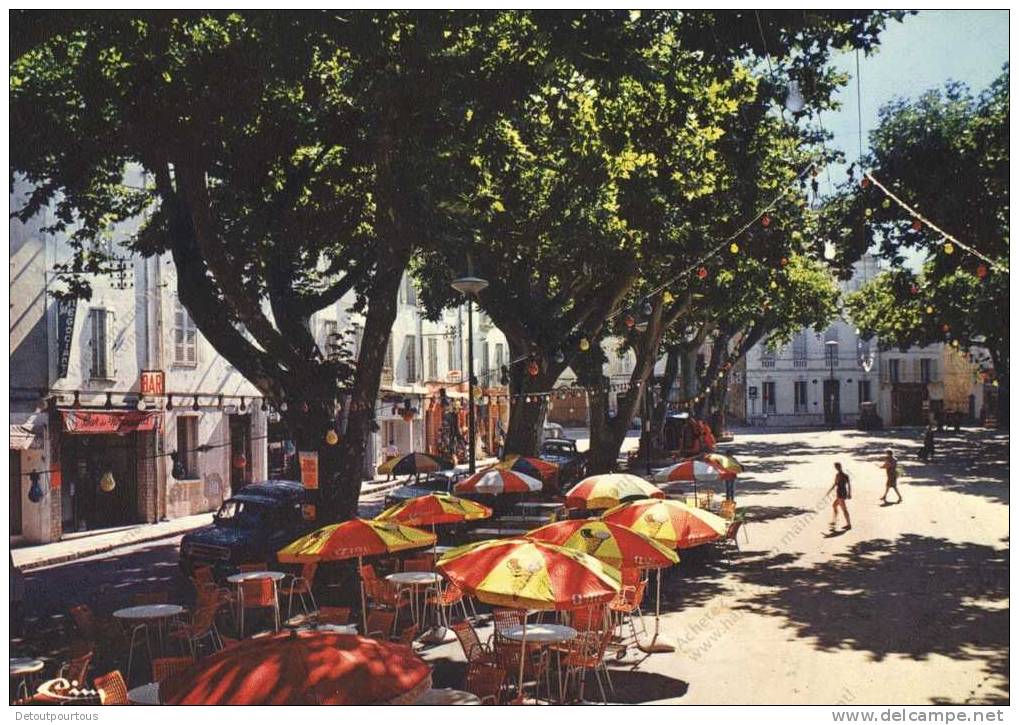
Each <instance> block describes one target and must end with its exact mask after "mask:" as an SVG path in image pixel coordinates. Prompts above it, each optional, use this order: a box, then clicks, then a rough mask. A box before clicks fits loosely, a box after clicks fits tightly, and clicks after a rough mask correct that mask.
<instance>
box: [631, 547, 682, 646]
mask: <svg viewBox="0 0 1019 725" xmlns="http://www.w3.org/2000/svg"><path fill="white" fill-rule="evenodd" d="M661 610H662V567H658V569H657V571H656V582H655V633H654V635H653V636H652V637H651V641H650V642H648V643H646V644H640V643H638V644H637V647H638V649H640V651H641V652H647V653H648V654H652V653H655V652H675V651H676V645H674V644H673V643H672V642H671V641H670V640H669V639H668V638H666V637H662V636H660V634H659V620H660V618H661Z"/></svg>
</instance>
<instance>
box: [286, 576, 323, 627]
mask: <svg viewBox="0 0 1019 725" xmlns="http://www.w3.org/2000/svg"><path fill="white" fill-rule="evenodd" d="M298 581H304V580H303V579H301V580H298ZM295 589H297V581H295V582H294V583H293V584H292V585H291V586H290V591H289V595H288V596H287V620H288V621H289V620H290V618H291V617H293V616H294V590H295ZM297 599H298V601H299V602H300V604H301V612H302V613H303V614H304V616H306V617H307V616H308V615H309V614H311V613H312V612H314V611H316V610H317V609H318V604H317V603H316V602H315V595H314V594H313V593H312V591H311V587H301V588H300V589H299V590H298V591H297ZM309 600H310V601H311V607H309V606H308V601H309Z"/></svg>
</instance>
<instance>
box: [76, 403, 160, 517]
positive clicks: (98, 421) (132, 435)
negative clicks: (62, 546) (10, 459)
mask: <svg viewBox="0 0 1019 725" xmlns="http://www.w3.org/2000/svg"><path fill="white" fill-rule="evenodd" d="M60 417H61V422H62V425H61V430H60V440H59V443H58V450H59V461H60V463H59V465H60V472H61V476H60V478H61V482H62V485H61V488H60V495H61V511H62V520H63V531H64V532H65V533H67V532H75V531H92V530H95V529H105V528H111V527H115V526H125V525H128V524H135V523H141V522H146V521H153V520H155V519H156V513H157V512H156V511H155V508H154V507H155V503H156V451H157V440H156V438H157V436H158V434H159V432H160V430H161V428H162V412H160V411H152V412H149V411H133V410H115V411H110V410H104V411H85V410H68V411H60Z"/></svg>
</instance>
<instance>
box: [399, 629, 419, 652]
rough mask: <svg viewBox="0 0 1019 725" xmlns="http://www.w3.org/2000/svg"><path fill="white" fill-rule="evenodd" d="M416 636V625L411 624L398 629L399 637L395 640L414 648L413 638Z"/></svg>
mask: <svg viewBox="0 0 1019 725" xmlns="http://www.w3.org/2000/svg"><path fill="white" fill-rule="evenodd" d="M417 636H418V626H417V625H416V624H411V625H409V626H407V627H404V628H403V629H402V630H401V631H400V638H399V639H398V640H397V642H399V643H400V644H402V645H405V646H407V647H410V648H411V649H414V638H415V637H417Z"/></svg>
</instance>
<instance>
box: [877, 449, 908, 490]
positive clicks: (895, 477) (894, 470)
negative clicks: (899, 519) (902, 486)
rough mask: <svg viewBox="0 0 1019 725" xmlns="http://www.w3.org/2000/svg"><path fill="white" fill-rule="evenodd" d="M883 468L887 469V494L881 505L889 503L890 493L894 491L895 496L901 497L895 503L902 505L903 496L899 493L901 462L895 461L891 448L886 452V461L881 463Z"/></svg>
mask: <svg viewBox="0 0 1019 725" xmlns="http://www.w3.org/2000/svg"><path fill="white" fill-rule="evenodd" d="M881 468H883V469H885V492H884V495H883V496H881V498H880V499H879V500H880V501H881V503H888V492H889V491H891V490H893V489H894V490H895V495H896V496H898V497H899V500H898V501H896V502H895V503H902V494H901V493H899V462H898V461H897V460H895V454H893V453H892V449H891V448H889V449H888V450H887V451H885V460H884V461H883V462H882V463H881Z"/></svg>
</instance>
